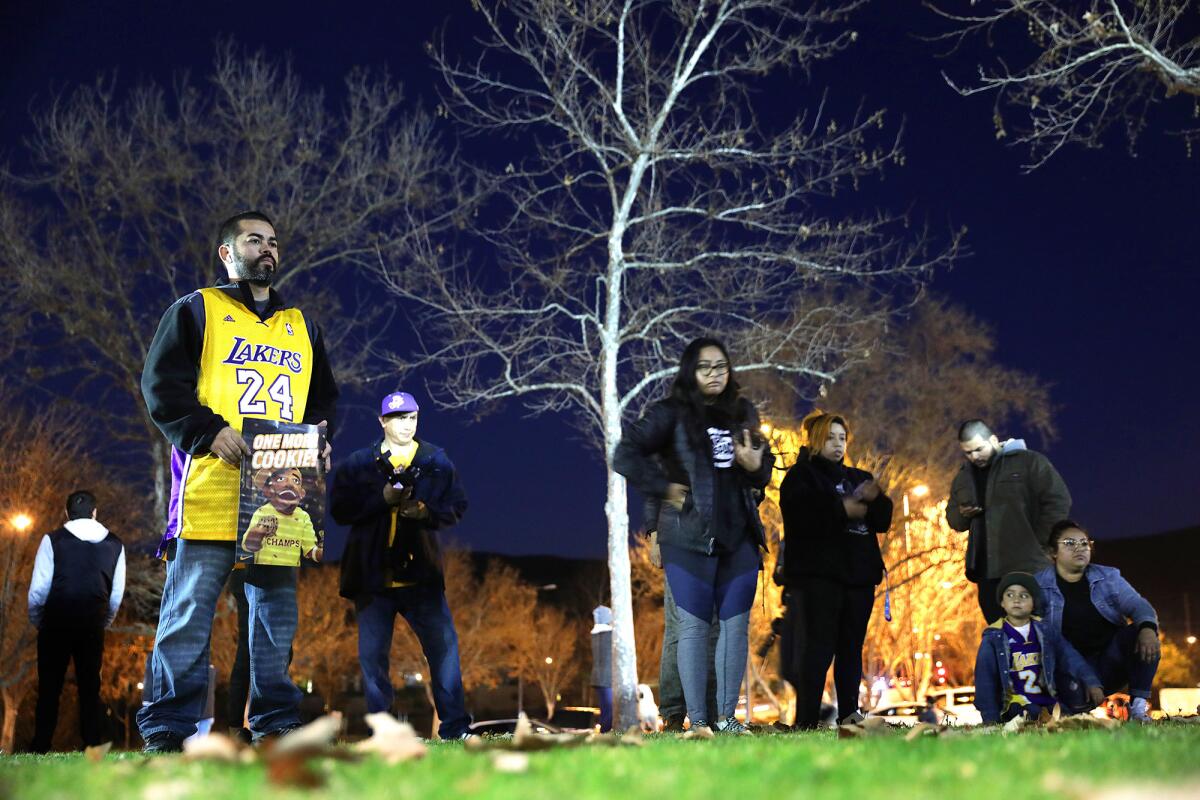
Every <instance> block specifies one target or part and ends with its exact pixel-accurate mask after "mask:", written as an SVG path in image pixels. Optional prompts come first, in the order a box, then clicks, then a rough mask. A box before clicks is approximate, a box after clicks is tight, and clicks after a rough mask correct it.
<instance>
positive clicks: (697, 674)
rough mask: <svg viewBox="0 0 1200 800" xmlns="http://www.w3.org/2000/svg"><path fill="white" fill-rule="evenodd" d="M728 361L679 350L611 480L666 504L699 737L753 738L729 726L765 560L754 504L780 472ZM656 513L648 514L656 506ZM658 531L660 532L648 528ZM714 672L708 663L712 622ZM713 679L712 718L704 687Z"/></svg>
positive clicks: (667, 566) (665, 525) (688, 690)
mask: <svg viewBox="0 0 1200 800" xmlns="http://www.w3.org/2000/svg"><path fill="white" fill-rule="evenodd" d="M739 389H740V387H739V386H738V383H737V380H736V379H735V377H734V370H733V365H732V363H731V361H730V358H729V351H728V350H727V349H726V348H725V345H724V344H722V343H721V342H719V341H718V340H716V339H709V338H702V339H696V340H694V341H692V342H691V343H690V344H688V346H687V347H686V348H684V351H683V355H682V356H681V357H680V360H679V372H678V373H677V374H676V376H675V382H674V384H673V385H672V387H671V393H670V396H669V397H667V398H666V399H665V400H660V401H659V402H657V403H655V404H654V405H652V406H650V408H648V409H647V410H646V413H645V414H644V415H643V416H642V418H641V419H639V420H638V421H637V422H636V423H634V424H633V425H630V426H629V427H627V428H626V430H625V435H624V437H623V438H622V439H621V442H620V443H619V444H618V445H617V449H616V453H615V455H614V457H613V468H614V469H615V470H616V471H617V472H618V473H620V474H621V475H624V476H625V477H626V478H628V479H629V482H630V483H631V484H633V486H634V487H635V488H637V489H638V491H640V492H641V493H642V494H643V495H645V496H646V497H647V498H650V499H651V500H655V499H657V500H658V501H659V503H658V506H659V509H660V510H659V512H658V519H657V530H658V545H659V549H660V551H661V555H662V563H663V569H664V571H665V572H666V576H667V583H668V585H669V586H670V590H671V593H672V595H673V596H674V598H675V605H676V608H677V609H678V612H679V645H678V651H677V652H678V662H679V677H680V682H681V683H682V684H683V695H684V702H685V703H686V705H687V713H688V718H689V719H690V720H691V726H692V729H693V730H698V729H699V728H702V727H705V726H708V725H709V723H710V722H711V723H712V726H711V727H712V728H713V729H715V730H716V731H717V732H719V733H746V732H748V731H747V729H746V727H745V726H744V725H743V724H742V723H741V722H740V721H738V719H737V718H736V717H735V715H734V711H735V710H736V708H737V701H738V692H739V690H740V687H741V682H742V676H743V674H744V672H745V669H746V651H747V630H748V627H749V620H750V608H751V606H752V605H753V604H754V592H755V588H756V587H757V584H758V572H759V570H760V569H761V566H762V558H761V555H760V549H765V548H766V541H765V538H764V535H763V526H762V521H761V520H760V519H759V516H758V503H759V501H760V500H761V498H762V490H763V489H764V488H765V487H766V485H767V483H768V482H769V481H770V477H771V467H772V466H773V464H774V463H775V459H774V456H772V455H771V451H770V449H769V448H767V447H766V446H765V444H764V443H763V442H762V441H761V439H760V438H759V436H758V429H759V419H758V412H757V411H755V409H754V405H753V404H752V403H751V402H750V401H749V400H747V399H745V398H744V397H742V396H741V394H740V391H739ZM651 505H653V504H651ZM648 524H651V525H653V524H654V521H653V520H648ZM714 616H716V618H717V620H718V625H719V631H720V633H719V637H718V640H717V648H716V657H715V664H713V663H710V662H709V659H708V635H709V628H710V626H711V624H712V619H713V617H714ZM710 669H715V670H716V679H717V680H716V683H717V708H715V709H712V712H713V714H714V715H715V717H716V718H715V719H710V717H709V709H708V708H707V700H706V697H705V695H706V691H705V690H706V686H707V684H708V674H709V670H710Z"/></svg>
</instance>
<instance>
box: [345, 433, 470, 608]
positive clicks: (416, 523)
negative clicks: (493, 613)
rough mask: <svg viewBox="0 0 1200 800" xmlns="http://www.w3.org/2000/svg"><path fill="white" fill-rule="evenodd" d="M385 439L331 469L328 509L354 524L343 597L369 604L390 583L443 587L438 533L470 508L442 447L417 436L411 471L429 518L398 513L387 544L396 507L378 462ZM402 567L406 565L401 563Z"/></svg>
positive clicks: (416, 497)
mask: <svg viewBox="0 0 1200 800" xmlns="http://www.w3.org/2000/svg"><path fill="white" fill-rule="evenodd" d="M382 444H383V441H382V440H378V441H376V442H375V444H374V445H372V446H371V447H365V448H363V449H361V450H355V451H354V452H353V453H351V454H350V456H349V457H348V458H347V459H346V460H345V461H343V462H342V463H341V464H340V465H339V466H338V467H337V469H336V470H335V471H334V473H333V484H332V487H331V488H330V490H329V511H330V514H332V515H333V518H334V519H335V520H336V521H337V522H338V523H339V524H341V525H349V526H350V535H349V538H348V539H347V540H346V550H345V552H344V553H343V554H342V567H341V570H342V572H341V587H340V594H341V595H342V597H346V598H349V599H351V600H354V601H355V602H356V603H359V602H365V601H366V600H367V599H368V597H369V595H371V594H372V593H375V592H380V591H383V590H384V589H386V588H387V586H388V584H390V583H391V582H392V581H405V582H410V581H411V582H413V583H418V584H423V585H436V586H437V587H439V588H442V587H443V586H444V585H445V584H444V582H443V580H442V558H441V549H440V548H439V546H438V542H437V537H436V536H434V534H435V533H436V532H437V531H439V530H442V529H444V528H448V527H450V526H451V525H454V524H455V523H457V522H458V521H459V520H460V519H462V516H463V514H465V513H466V511H467V495H466V492H464V491H463V488H462V484H460V483H459V481H458V475H457V473H456V472H455V470H454V464H453V463H451V461H450V459H449V457H447V456H446V453H445V451H444V450H442V449H441V448H440V447H438V446H437V445H434V444H431V443H429V442H425V441H421V440H420V439H418V440H417V452H416V454H415V455H414V456H413V461H412V465H411V469H412V470H413V471H414V472H416V473H417V474H416V478H415V481H414V483H413V495H412V496H413V499H414V500H420V501H421V502H423V503H424V504H425V505H426V507H427V508H428V509H429V516H428V517H427V518H426V519H409V518H407V517H403V516H400V515H397V516H396V538H395V541H394V543H393V545H392V549H391V550H389V548H388V532H389V530H390V529H391V524H392V508H393V507H392V506H390V505H388V504H387V502H386V501H384V499H383V487H384V484H385V483H386V482H387V476H386V475H385V474H384V473H383V472H381V471H380V470H379V468H378V467H377V466H376V460H377V459H378V457H379V454H380V448H381V446H382ZM399 565H403V566H399Z"/></svg>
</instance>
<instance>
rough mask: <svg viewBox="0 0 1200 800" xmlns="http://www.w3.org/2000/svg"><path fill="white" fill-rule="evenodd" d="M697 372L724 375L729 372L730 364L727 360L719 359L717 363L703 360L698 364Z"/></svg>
mask: <svg viewBox="0 0 1200 800" xmlns="http://www.w3.org/2000/svg"><path fill="white" fill-rule="evenodd" d="M696 372H699V373H700V374H701V375H724V374H725V373H726V372H729V364H728V362H725V361H718V362H717V363H715V364H710V363H708V362H707V361H701V362H700V363H698V364H696Z"/></svg>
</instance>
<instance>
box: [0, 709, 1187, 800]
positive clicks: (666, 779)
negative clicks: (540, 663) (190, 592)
mask: <svg viewBox="0 0 1200 800" xmlns="http://www.w3.org/2000/svg"><path fill="white" fill-rule="evenodd" d="M529 757H530V762H529V769H528V771H527V772H524V773H519V774H509V773H503V772H499V771H497V770H496V768H495V767H494V766H493V764H492V758H491V755H490V754H489V753H468V752H466V751H464V750H463V747H462V745H460V744H438V745H434V746H432V747H431V749H430V753H429V755H428V757H426V758H425V759H424V760H422V761H416V762H408V763H403V764H399V765H396V766H391V767H389V766H387V765H385V764H384V763H383V762H381V761H377V760H374V759H367V760H364V761H361V762H358V763H347V762H335V761H328V760H326V761H320V762H317V765H316V768H317V771H318V772H319V773H321V774H322V775H323V776H324V777H325V779H326V785H325V786H324V787H323V788H319V789H313V790H307V789H298V788H284V787H278V786H274V785H272V784H270V783H268V781H267V779H266V776H265V772H264V769H263V767H262V766H261V765H258V764H250V765H241V766H227V765H223V764H217V763H211V762H210V763H188V762H185V761H183V760H182V759H181V758H180V757H178V756H158V757H155V758H144V757H142V756H141V755H138V754H132V753H130V754H124V753H123V754H110V755H109V756H108V757H107V758H105V760H104V761H103V762H100V763H91V762H89V761H87V760H86V759H84V757H83V756H82V755H57V756H4V757H0V798H4V799H5V800H7V798H21V800H32V799H34V798H36V799H37V800H51V799H52V798H62V799H63V800H79V799H80V798H83V799H85V800H185V798H206V799H207V800H242V799H243V798H246V799H248V798H254V799H255V800H261V799H262V798H270V797H307V798H325V797H328V798H338V799H339V800H341V799H342V798H345V799H346V800H350V799H351V798H353V800H359V799H360V798H361V799H362V800H367V799H368V798H388V800H431V799H433V798H436V799H437V800H448V799H449V798H457V797H476V796H479V797H499V798H522V799H523V800H538V799H539V798H546V799H547V800H551V799H552V800H564V798H570V799H571V800H574V799H575V798H598V799H599V798H604V800H614V799H615V800H640V799H641V798H650V799H651V800H674V798H676V797H687V796H689V795H694V796H702V797H705V798H739V797H743V796H745V795H746V794H748V793H753V794H754V795H758V796H762V797H770V798H772V800H774V798H776V797H797V798H806V800H811V799H812V798H846V799H847V800H866V799H867V798H887V800H897V798H909V797H937V798H945V799H946V800H952V799H954V800H956V799H957V798H967V799H968V800H988V798H1003V799H1004V800H1034V798H1039V797H1085V796H1093V795H1094V792H1095V790H1097V789H1104V788H1108V787H1112V786H1117V785H1125V784H1133V783H1136V784H1139V785H1140V786H1141V788H1143V789H1150V790H1151V793H1148V794H1147V795H1146V797H1160V798H1161V800H1166V796H1167V795H1170V794H1171V792H1170V791H1168V790H1172V789H1173V790H1177V791H1181V792H1184V793H1185V794H1181V795H1180V796H1189V794H1187V793H1192V794H1190V796H1200V725H1187V724H1183V723H1165V724H1159V725H1155V726H1152V727H1146V728H1141V727H1137V726H1133V725H1127V726H1125V727H1123V728H1121V729H1120V730H1116V731H1099V730H1095V731H1077V732H1069V733H1056V734H1046V733H1043V732H1032V733H1028V732H1027V733H1021V734H1019V735H1012V736H1001V735H998V734H997V735H978V736H955V737H944V738H923V739H918V740H916V741H912V742H909V741H905V740H904V738H903V735H902V734H899V733H897V734H895V735H880V736H874V737H870V738H862V739H851V740H838V739H837V738H836V736H835V734H833V733H832V732H828V733H807V734H767V735H760V736H756V737H738V738H718V739H716V740H713V741H681V740H679V739H675V738H673V737H652V738H650V739H648V740H647V743H646V745H645V746H644V747H640V748H634V747H621V748H598V747H596V748H575V749H570V750H557V751H553V752H542V753H530V754H529ZM1156 787H1161V791H1157V790H1156Z"/></svg>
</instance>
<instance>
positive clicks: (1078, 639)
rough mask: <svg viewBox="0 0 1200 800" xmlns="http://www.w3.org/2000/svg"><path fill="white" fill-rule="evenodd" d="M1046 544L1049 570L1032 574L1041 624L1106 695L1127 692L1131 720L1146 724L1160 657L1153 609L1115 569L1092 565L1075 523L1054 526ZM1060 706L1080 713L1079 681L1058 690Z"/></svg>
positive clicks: (1088, 545) (1085, 536)
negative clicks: (1042, 604) (1068, 647)
mask: <svg viewBox="0 0 1200 800" xmlns="http://www.w3.org/2000/svg"><path fill="white" fill-rule="evenodd" d="M1048 545H1049V548H1048V549H1049V552H1050V560H1051V561H1053V562H1054V566H1053V567H1048V568H1046V569H1044V570H1041V571H1040V572H1038V573H1037V582H1038V585H1039V587H1040V588H1041V590H1042V595H1043V596H1044V597H1045V599H1046V613H1045V622H1046V625H1047V626H1048V627H1050V628H1052V629H1053V630H1054V632H1055V633H1058V634H1059V635H1061V636H1062V637H1063V638H1065V639H1066V640H1067V641H1069V642H1071V644H1072V645H1074V647H1075V649H1076V650H1078V651H1079V653H1080V655H1082V656H1083V657H1084V659H1086V660H1087V662H1088V664H1089V665H1090V666H1091V667H1092V669H1094V670H1095V671H1096V673H1097V674H1099V676H1100V680H1101V682H1102V684H1103V686H1104V692H1105V694H1111V693H1113V692H1116V691H1119V690H1121V689H1122V688H1124V687H1126V686H1128V687H1129V694H1130V697H1131V698H1132V702H1131V704H1130V719H1134V720H1137V721H1139V722H1145V721H1147V720H1149V718H1150V717H1149V713H1148V712H1149V704H1150V685H1151V684H1152V683H1153V682H1154V675H1155V673H1156V672H1157V671H1158V659H1159V652H1160V648H1159V642H1158V615H1157V614H1155V612H1154V607H1153V606H1151V605H1150V603H1149V602H1148V601H1147V600H1146V598H1144V597H1142V596H1141V595H1140V594H1138V593H1137V591H1136V590H1135V589H1134V588H1133V587H1132V586H1130V585H1129V581H1127V580H1125V579H1124V578H1122V577H1121V572H1120V571H1119V570H1117V569H1116V568H1114V567H1105V566H1101V565H1099V564H1093V563H1091V561H1092V542H1091V539H1090V538H1089V537H1088V534H1087V531H1086V530H1084V529H1083V527H1082V526H1081V525H1079V523H1077V522H1073V521H1072V520H1069V519H1068V520H1063V521H1061V522H1059V523H1057V524H1055V525H1054V527H1053V528H1052V529H1051V532H1050V540H1049V542H1048ZM1063 701H1064V704H1065V705H1067V706H1069V707H1070V708H1071V710H1073V711H1079V710H1084V708H1085V707H1086V700H1085V699H1084V698H1083V697H1082V696H1081V695H1080V693H1079V685H1078V681H1071V682H1069V684H1068V685H1066V686H1064V687H1063Z"/></svg>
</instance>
